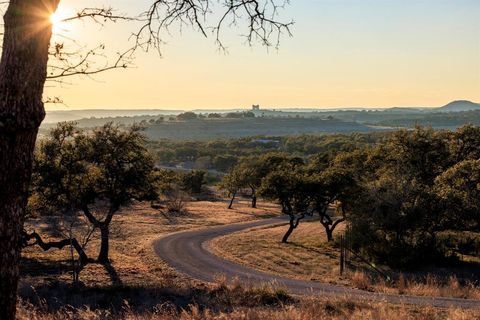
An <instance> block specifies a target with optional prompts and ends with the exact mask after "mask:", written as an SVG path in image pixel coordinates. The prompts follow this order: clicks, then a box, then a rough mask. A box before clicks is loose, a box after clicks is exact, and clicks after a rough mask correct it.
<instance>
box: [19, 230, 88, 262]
mask: <svg viewBox="0 0 480 320" xmlns="http://www.w3.org/2000/svg"><path fill="white" fill-rule="evenodd" d="M32 239H35V242H33V243H29V241H30V240H32ZM22 240H23V242H22V245H23V247H27V246H32V245H38V246H39V247H40V248H42V249H43V251H48V250H50V249H52V248H56V249H63V248H64V247H66V246H69V245H71V246H73V247H74V248H75V250H76V251H77V253H78V256H79V260H80V264H81V265H82V266H85V265H86V264H87V263H90V262H93V261H94V260H93V259H90V258H89V257H88V256H87V254H86V253H85V251H84V250H83V248H82V246H81V245H80V244H79V243H78V241H77V239H75V238H71V239H63V240H60V241H49V242H45V241H43V239H42V238H41V237H40V235H39V234H38V233H36V232H35V231H34V232H32V233H28V232H27V231H25V230H24V231H23V232H22Z"/></svg>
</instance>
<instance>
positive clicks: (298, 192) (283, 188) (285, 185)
mask: <svg viewBox="0 0 480 320" xmlns="http://www.w3.org/2000/svg"><path fill="white" fill-rule="evenodd" d="M307 181H308V179H307V178H306V176H305V175H304V173H303V171H302V170H301V166H298V165H295V164H292V163H287V164H284V165H283V166H282V167H281V168H280V167H278V168H277V169H276V170H274V171H272V172H270V173H269V174H268V175H267V176H266V177H265V178H263V179H262V185H261V187H260V194H261V195H262V196H264V197H265V198H267V199H271V200H275V201H278V203H279V204H280V205H281V208H282V213H283V214H286V215H288V217H289V225H288V229H287V231H286V233H285V234H284V236H283V238H282V242H283V243H286V242H287V241H288V238H289V237H290V235H291V234H292V232H293V231H294V230H295V229H296V228H297V227H298V226H299V224H300V221H301V220H302V219H304V218H305V216H306V215H310V214H311V212H310V211H309V197H308V188H309V187H310V186H309V184H308V182H307Z"/></svg>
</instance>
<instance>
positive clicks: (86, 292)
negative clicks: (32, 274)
mask: <svg viewBox="0 0 480 320" xmlns="http://www.w3.org/2000/svg"><path fill="white" fill-rule="evenodd" d="M19 296H20V298H21V299H22V301H24V302H27V303H30V304H32V305H34V306H38V307H41V308H42V310H45V311H48V312H56V311H59V310H65V309H69V310H70V309H71V308H76V309H78V308H88V309H90V310H108V311H109V312H110V313H111V314H113V315H115V314H120V313H122V312H123V311H125V310H126V309H128V310H129V311H133V312H134V313H135V314H137V315H140V318H141V315H142V314H143V313H147V312H152V311H158V310H161V311H162V312H165V311H169V309H170V310H171V311H172V312H179V311H181V310H185V309H188V308H189V306H191V305H196V306H198V307H199V308H200V309H204V308H209V309H211V310H214V311H232V310H234V309H235V308H238V307H257V306H278V307H280V306H284V305H286V304H291V303H295V302H296V301H297V300H296V299H294V298H292V297H291V296H289V295H288V294H287V293H286V292H285V291H284V290H280V289H275V288H272V289H265V288H249V287H240V286H235V287H228V286H226V285H224V284H217V285H212V286H197V287H187V286H185V287H183V286H182V287H176V286H172V287H162V286H151V287H150V286H131V285H130V286H126V285H110V286H92V287H86V286H82V285H77V286H73V285H71V284H68V283H66V282H62V281H52V282H50V283H48V284H42V285H40V286H37V287H35V288H33V287H31V286H27V285H25V286H23V287H20V289H19Z"/></svg>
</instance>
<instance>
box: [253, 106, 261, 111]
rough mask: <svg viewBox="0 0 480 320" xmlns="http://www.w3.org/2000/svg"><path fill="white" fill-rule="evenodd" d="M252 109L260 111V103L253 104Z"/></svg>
mask: <svg viewBox="0 0 480 320" xmlns="http://www.w3.org/2000/svg"><path fill="white" fill-rule="evenodd" d="M252 111H260V105H258V104H254V105H252Z"/></svg>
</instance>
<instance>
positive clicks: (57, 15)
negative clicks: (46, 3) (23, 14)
mask: <svg viewBox="0 0 480 320" xmlns="http://www.w3.org/2000/svg"><path fill="white" fill-rule="evenodd" d="M70 16H71V14H70V12H69V10H67V9H65V8H64V7H62V6H59V7H58V9H57V11H55V12H54V13H52V14H51V15H50V18H49V19H50V23H51V24H52V29H53V32H54V33H58V32H61V31H64V30H65V29H66V25H67V23H66V22H65V19H67V18H68V17H70Z"/></svg>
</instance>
